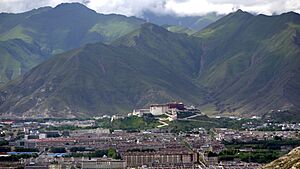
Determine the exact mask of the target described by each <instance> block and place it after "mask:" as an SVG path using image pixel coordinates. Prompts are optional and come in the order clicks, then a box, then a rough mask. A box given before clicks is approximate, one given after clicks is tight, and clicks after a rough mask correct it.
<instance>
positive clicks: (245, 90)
mask: <svg viewBox="0 0 300 169" xmlns="http://www.w3.org/2000/svg"><path fill="white" fill-rule="evenodd" d="M299 33H300V15H299V14H297V13H293V12H289V13H285V14H282V15H279V16H265V15H258V16H254V15H252V14H249V13H247V12H243V11H241V10H239V11H237V12H235V13H232V14H229V15H228V16H226V17H224V18H222V19H220V20H218V21H217V22H215V23H213V24H211V25H210V26H208V27H207V28H206V29H204V30H203V31H201V32H198V33H196V34H194V36H197V37H199V38H201V39H202V40H203V45H202V50H203V55H202V56H201V58H202V59H201V61H202V63H201V65H202V68H201V69H200V71H199V78H198V79H199V83H200V84H202V85H204V86H206V87H208V88H209V89H210V90H211V92H212V96H211V97H212V98H211V99H212V102H213V103H215V106H216V107H214V108H213V106H211V104H210V107H211V108H210V109H214V110H216V111H221V112H224V113H226V112H229V113H238V114H239V113H242V114H243V115H248V116H250V115H255V114H264V113H267V112H269V111H271V110H278V109H281V110H290V109H292V110H295V111H298V110H299V108H300V105H299V100H300V88H299V87H300V85H299V84H300V74H299V72H300V58H299V56H300V45H299V35H300V34H299Z"/></svg>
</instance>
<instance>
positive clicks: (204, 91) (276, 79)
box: [0, 8, 300, 119]
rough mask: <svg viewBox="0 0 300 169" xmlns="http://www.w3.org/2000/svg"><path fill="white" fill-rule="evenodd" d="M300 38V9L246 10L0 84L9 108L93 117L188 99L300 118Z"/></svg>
mask: <svg viewBox="0 0 300 169" xmlns="http://www.w3.org/2000/svg"><path fill="white" fill-rule="evenodd" d="M47 9H48V8H47ZM47 9H44V10H47ZM299 44H300V15H299V14H296V13H293V12H290V13H285V14H282V15H277V16H265V15H258V16H254V15H252V14H249V13H247V12H243V11H241V10H239V11H237V12H235V13H231V14H229V15H227V16H225V17H223V18H222V19H219V20H218V21H216V22H215V23H213V24H211V25H209V26H208V27H207V28H205V29H204V30H202V31H200V32H197V33H194V34H192V35H187V34H182V33H172V32H169V31H167V30H166V29H164V28H163V27H160V26H156V25H154V24H150V23H145V24H142V25H141V26H140V28H139V29H136V30H133V31H131V32H129V33H128V34H126V35H124V36H121V37H119V38H117V39H116V40H114V41H112V43H110V44H104V43H95V44H88V45H85V46H83V47H81V48H77V49H75V50H71V51H69V52H65V53H62V54H59V55H56V56H54V57H53V58H50V59H49V60H47V61H46V62H44V63H42V64H41V65H39V66H37V67H35V68H34V69H32V70H31V71H29V72H28V73H26V74H25V75H24V76H22V77H20V78H18V79H16V80H14V81H11V82H10V83H8V84H7V85H6V86H4V87H2V88H1V89H0V98H1V102H0V112H2V114H12V115H23V116H41V117H48V116H59V117H62V116H63V117H74V116H77V117H86V116H94V115H101V114H112V113H121V112H122V113H125V112H127V111H131V110H132V109H133V108H142V107H145V106H147V105H149V104H151V103H163V102H169V101H181V102H184V103H186V104H193V105H196V106H199V107H200V108H201V110H202V111H203V112H205V113H223V114H236V115H242V116H253V115H260V116H263V115H264V117H265V118H269V117H277V115H276V114H277V113H284V114H279V115H278V117H284V118H285V119H286V118H289V117H288V116H290V115H293V117H295V116H298V115H299V110H300V104H299V100H300V77H299V75H300V58H299V56H300V45H299ZM29 47H30V46H29ZM0 49H1V48H0ZM25 49H26V48H25ZM25 49H24V50H25ZM37 52H41V53H42V52H43V51H38V50H37ZM28 63H30V62H28ZM6 75H10V72H9V71H8V72H6ZM279 110H280V111H279ZM294 119H298V118H294Z"/></svg>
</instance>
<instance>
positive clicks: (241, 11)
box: [233, 9, 253, 16]
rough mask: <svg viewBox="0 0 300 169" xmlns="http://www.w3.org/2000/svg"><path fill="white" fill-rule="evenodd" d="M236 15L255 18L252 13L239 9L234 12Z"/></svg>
mask: <svg viewBox="0 0 300 169" xmlns="http://www.w3.org/2000/svg"><path fill="white" fill-rule="evenodd" d="M233 14H234V15H251V16H253V15H252V14H251V13H249V12H246V11H243V10H241V9H238V10H237V11H236V12H233Z"/></svg>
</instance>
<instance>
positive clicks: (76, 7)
mask: <svg viewBox="0 0 300 169" xmlns="http://www.w3.org/2000/svg"><path fill="white" fill-rule="evenodd" d="M54 9H61V10H65V9H74V10H89V11H93V10H92V9H90V8H88V7H86V6H85V5H83V4H81V3H78V2H73V3H61V4H59V5H57V6H56V7H55V8H54Z"/></svg>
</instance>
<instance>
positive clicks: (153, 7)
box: [0, 0, 300, 16]
mask: <svg viewBox="0 0 300 169" xmlns="http://www.w3.org/2000/svg"><path fill="white" fill-rule="evenodd" d="M63 2H80V3H84V4H85V5H86V6H88V7H89V8H91V9H94V10H96V11H97V12H99V13H118V14H124V15H127V16H132V15H135V16H140V15H141V13H142V12H143V11H145V10H150V11H154V12H156V13H162V14H163V13H175V14H177V15H203V14H206V13H209V12H217V13H219V14H227V13H230V12H232V11H234V10H236V9H242V10H245V11H248V12H254V13H260V14H261V13H262V14H267V15H271V14H280V13H283V12H288V11H294V12H298V13H300V0H0V12H14V13H16V12H24V11H28V10H31V9H34V8H38V7H42V6H52V7H54V6H56V5H58V4H60V3H63Z"/></svg>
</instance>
